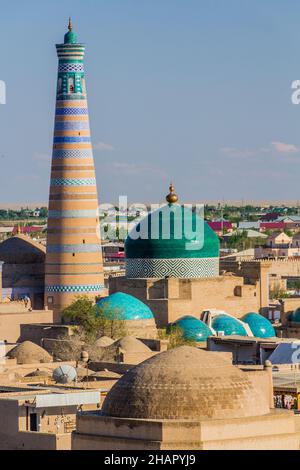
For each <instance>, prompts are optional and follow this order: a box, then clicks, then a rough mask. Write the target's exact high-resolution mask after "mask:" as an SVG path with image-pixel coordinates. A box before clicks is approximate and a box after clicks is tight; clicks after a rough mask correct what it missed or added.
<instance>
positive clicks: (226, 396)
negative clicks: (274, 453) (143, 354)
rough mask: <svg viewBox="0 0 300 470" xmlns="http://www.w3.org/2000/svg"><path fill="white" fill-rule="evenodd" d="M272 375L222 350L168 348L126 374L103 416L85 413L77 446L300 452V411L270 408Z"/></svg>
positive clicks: (76, 435) (108, 399)
mask: <svg viewBox="0 0 300 470" xmlns="http://www.w3.org/2000/svg"><path fill="white" fill-rule="evenodd" d="M271 377H272V376H271V371H269V370H268V369H266V370H263V371H259V373H258V375H256V372H244V371H242V370H240V369H239V368H238V367H236V366H233V365H232V364H231V362H230V361H229V360H228V358H227V357H225V356H223V355H222V353H215V352H208V351H204V350H200V349H198V348H194V347H190V346H182V347H179V348H175V349H171V350H168V351H166V352H163V353H160V354H158V355H156V356H153V357H151V358H150V359H147V360H146V361H144V362H143V363H141V364H139V365H137V366H136V367H134V368H132V369H130V370H129V371H128V372H127V373H126V374H125V375H124V376H123V377H122V378H120V380H119V381H118V382H117V383H116V384H115V385H114V386H113V387H112V389H111V390H110V391H109V392H108V394H107V396H106V399H105V401H104V403H103V406H102V410H101V411H100V412H99V413H95V412H93V413H84V414H80V415H79V416H78V419H77V426H76V431H75V432H74V433H73V435H72V439H73V442H72V449H74V450H81V449H82V450H83V449H89V450H92V449H95V450H96V449H99V450H100V449H106V450H123V449H127V450H128V449H135V450H139V449H147V450H149V449H151V450H155V449H160V450H175V449H181V450H184V449H189V450H191V449H194V450H195V449H199V450H200V449H219V450H220V449H224V450H225V449H277V448H278V449H284V448H285V449H287V448H290V449H292V448H293V449H296V448H297V446H299V437H298V435H297V433H296V430H295V422H294V416H293V414H292V413H288V412H287V413H285V414H284V415H283V414H282V413H281V414H280V413H275V412H273V411H271V410H270V405H271V401H273V396H272V379H271ZM262 383H264V385H265V386H264V387H262Z"/></svg>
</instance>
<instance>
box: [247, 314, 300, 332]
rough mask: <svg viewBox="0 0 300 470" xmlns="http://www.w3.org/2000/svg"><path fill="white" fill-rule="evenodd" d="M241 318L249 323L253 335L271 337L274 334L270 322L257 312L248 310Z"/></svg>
mask: <svg viewBox="0 0 300 470" xmlns="http://www.w3.org/2000/svg"><path fill="white" fill-rule="evenodd" d="M299 319H300V318H299ZM241 320H242V321H243V322H245V323H247V324H248V325H249V327H250V330H251V331H252V333H253V335H254V336H256V337H257V338H273V337H274V336H276V333H275V330H274V328H273V325H272V323H271V322H270V321H269V320H268V319H267V318H265V317H263V316H262V315H259V314H258V313H255V312H249V313H247V314H246V315H244V316H243V318H241Z"/></svg>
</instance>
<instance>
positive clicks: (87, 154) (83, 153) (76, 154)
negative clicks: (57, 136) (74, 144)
mask: <svg viewBox="0 0 300 470" xmlns="http://www.w3.org/2000/svg"><path fill="white" fill-rule="evenodd" d="M52 158H93V153H92V150H91V149H82V150H74V149H54V150H53V155H52Z"/></svg>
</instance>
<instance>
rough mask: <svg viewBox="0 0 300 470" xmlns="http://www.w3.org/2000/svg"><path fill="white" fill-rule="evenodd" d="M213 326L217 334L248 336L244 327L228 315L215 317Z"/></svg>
mask: <svg viewBox="0 0 300 470" xmlns="http://www.w3.org/2000/svg"><path fill="white" fill-rule="evenodd" d="M211 326H212V328H213V329H214V330H215V331H216V332H219V331H224V335H225V336H230V335H239V336H248V335H247V332H246V330H245V328H244V327H243V325H242V324H241V323H240V322H238V321H237V320H236V319H235V318H233V317H229V316H227V315H218V316H217V317H214V319H213V321H212V325H211Z"/></svg>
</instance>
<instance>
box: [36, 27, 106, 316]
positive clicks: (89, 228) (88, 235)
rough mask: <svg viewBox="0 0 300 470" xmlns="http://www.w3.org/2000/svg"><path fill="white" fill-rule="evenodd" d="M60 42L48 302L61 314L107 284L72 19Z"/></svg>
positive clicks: (81, 65)
mask: <svg viewBox="0 0 300 470" xmlns="http://www.w3.org/2000/svg"><path fill="white" fill-rule="evenodd" d="M68 29H69V31H68V32H67V33H66V34H65V37H64V44H57V45H56V49H57V55H58V79H57V97H56V110H55V125H54V138H53V154H52V167H51V181H50V196H49V215H48V236H47V255H46V267H45V305H46V307H48V308H49V309H51V310H53V311H54V319H55V320H59V319H60V313H61V311H62V310H63V309H64V308H65V307H66V306H68V305H69V304H70V303H71V302H72V301H73V300H74V299H75V297H76V296H78V295H83V294H85V295H88V296H89V297H92V298H95V297H96V296H98V295H99V294H101V291H102V290H103V289H104V276H103V263H102V252H101V241H100V237H99V233H100V230H99V218H98V195H97V186H96V177H95V168H94V159H93V151H92V144H91V135H90V127H89V113H88V106H87V96H86V87H85V74H84V60H83V59H84V52H85V46H84V45H83V44H80V43H78V42H77V35H76V34H75V32H74V31H73V28H72V21H71V19H70V21H69V27H68Z"/></svg>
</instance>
